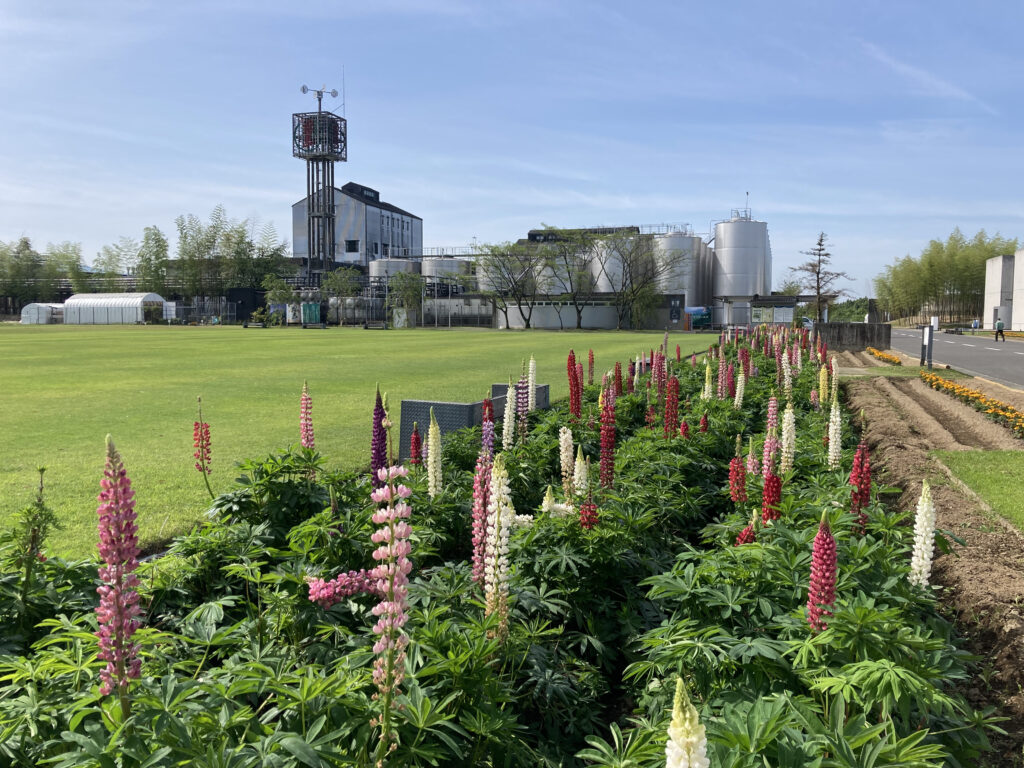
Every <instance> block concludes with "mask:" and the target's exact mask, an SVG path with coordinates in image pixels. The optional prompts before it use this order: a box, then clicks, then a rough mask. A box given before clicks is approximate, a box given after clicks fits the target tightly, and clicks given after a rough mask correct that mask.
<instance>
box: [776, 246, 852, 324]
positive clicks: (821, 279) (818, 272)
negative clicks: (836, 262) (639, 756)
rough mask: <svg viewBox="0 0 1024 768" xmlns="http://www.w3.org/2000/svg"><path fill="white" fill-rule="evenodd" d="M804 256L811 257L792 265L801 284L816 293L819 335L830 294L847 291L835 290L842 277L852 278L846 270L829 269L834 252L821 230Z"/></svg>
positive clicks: (790, 269) (816, 317)
mask: <svg viewBox="0 0 1024 768" xmlns="http://www.w3.org/2000/svg"><path fill="white" fill-rule="evenodd" d="M800 253H802V254H803V255H804V256H807V257H809V258H808V259H807V261H805V262H804V263H803V264H798V265H796V266H795V267H790V268H789V271H790V272H792V273H793V275H794V276H795V278H796V279H797V281H798V282H799V283H800V285H801V286H802V287H803V288H804V289H805V290H806V291H807V292H808V293H813V294H814V317H815V320H816V322H815V324H814V336H815V338H817V336H818V326H819V325H820V324H821V319H822V315H823V312H824V308H825V303H826V302H827V301H828V298H827V297H828V295H830V294H832V295H841V294H843V293H845V291H841V290H835V284H836V282H838V281H839V280H840V278H845V279H847V280H849V279H850V276H849V275H848V274H846V273H845V272H837V271H835V270H832V269H829V268H828V267H829V264H830V263H831V262H832V254H831V253H829V250H828V235H826V234H825V233H824V232H821V233H820V234H819V235H818V241H817V242H816V243H815V244H814V247H813V248H811V249H810V250H809V251H801V252H800Z"/></svg>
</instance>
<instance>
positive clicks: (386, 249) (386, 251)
mask: <svg viewBox="0 0 1024 768" xmlns="http://www.w3.org/2000/svg"><path fill="white" fill-rule="evenodd" d="M388 255H390V254H389V253H388V244H387V243H384V256H385V257H387V256H388Z"/></svg>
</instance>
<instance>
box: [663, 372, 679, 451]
mask: <svg viewBox="0 0 1024 768" xmlns="http://www.w3.org/2000/svg"><path fill="white" fill-rule="evenodd" d="M678 424H679V379H677V378H676V377H675V376H672V377H671V378H670V379H669V380H668V389H667V392H666V395H665V439H668V438H670V437H675V435H676V430H677V429H678V427H677V425H678Z"/></svg>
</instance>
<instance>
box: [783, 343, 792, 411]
mask: <svg viewBox="0 0 1024 768" xmlns="http://www.w3.org/2000/svg"><path fill="white" fill-rule="evenodd" d="M782 391H783V392H784V393H785V395H786V399H787V400H792V399H793V368H792V367H791V366H790V364H789V354H788V353H783V355H782Z"/></svg>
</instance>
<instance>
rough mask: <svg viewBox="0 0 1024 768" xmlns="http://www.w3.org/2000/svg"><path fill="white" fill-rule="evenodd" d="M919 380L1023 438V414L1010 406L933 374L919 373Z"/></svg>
mask: <svg viewBox="0 0 1024 768" xmlns="http://www.w3.org/2000/svg"><path fill="white" fill-rule="evenodd" d="M921 379H922V380H923V381H924V383H925V384H927V385H928V386H930V387H931V388H932V389H934V390H937V391H939V392H945V393H946V394H947V395H950V396H951V397H955V398H956V399H957V400H960V401H961V402H964V403H967V405H970V406H971V407H972V408H974V410H976V411H980V412H981V413H983V414H985V415H986V416H988V417H989V418H990V419H992V420H993V421H995V422H997V423H999V424H1002V425H1003V426H1004V427H1007V428H1008V429H1009V430H1010V431H1012V432H1013V433H1014V434H1015V435H1016V436H1017V437H1022V438H1024V412H1021V411H1018V410H1017V409H1016V408H1014V407H1013V406H1012V405H1007V404H1006V403H1003V402H1000V401H999V400H995V399H994V398H991V397H989V396H988V395H985V394H983V393H981V392H979V391H978V390H976V389H970V388H969V387H965V386H964V385H963V384H957V383H956V382H955V381H951V380H949V379H945V378H943V377H942V376H939V375H937V374H934V373H928V372H927V371H921Z"/></svg>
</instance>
